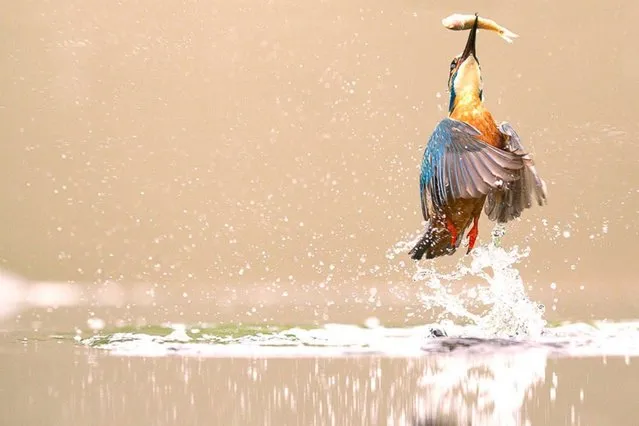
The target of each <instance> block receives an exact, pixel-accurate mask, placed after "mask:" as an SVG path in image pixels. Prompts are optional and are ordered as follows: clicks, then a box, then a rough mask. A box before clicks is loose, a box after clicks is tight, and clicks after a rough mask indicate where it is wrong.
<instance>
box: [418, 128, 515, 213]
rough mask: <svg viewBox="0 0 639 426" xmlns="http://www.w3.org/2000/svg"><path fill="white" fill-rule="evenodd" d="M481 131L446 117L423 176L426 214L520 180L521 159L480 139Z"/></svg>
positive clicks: (433, 137)
mask: <svg viewBox="0 0 639 426" xmlns="http://www.w3.org/2000/svg"><path fill="white" fill-rule="evenodd" d="M479 135H480V132H479V131H478V130H477V129H475V128H474V127H473V126H471V125H469V124H467V123H464V122H462V121H458V120H453V119H451V118H446V119H444V120H442V121H440V122H439V124H438V125H437V127H436V128H435V130H434V131H433V134H432V135H431V137H430V139H429V141H428V145H427V147H426V151H425V152H424V159H423V161H422V170H421V177H420V191H421V200H422V213H423V215H424V219H426V220H428V218H429V213H428V210H429V209H428V206H429V203H432V205H433V207H434V208H435V209H440V208H441V207H442V206H444V205H445V204H446V203H447V202H448V201H449V200H453V199H458V198H478V197H481V196H483V195H486V194H488V193H489V192H491V191H493V190H495V189H499V188H501V187H502V186H503V185H504V183H506V182H511V181H513V180H515V179H517V171H519V170H521V169H522V167H523V162H522V159H521V156H520V155H519V154H518V153H516V152H508V151H504V150H501V149H499V148H495V147H493V146H491V145H488V144H486V143H484V142H483V141H481V140H479V139H477V136H479Z"/></svg>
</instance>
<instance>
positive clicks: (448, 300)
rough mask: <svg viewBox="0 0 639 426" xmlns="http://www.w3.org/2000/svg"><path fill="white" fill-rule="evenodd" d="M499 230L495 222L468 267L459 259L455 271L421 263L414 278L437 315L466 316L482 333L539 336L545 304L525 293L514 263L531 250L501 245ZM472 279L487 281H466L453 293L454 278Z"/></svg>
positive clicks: (463, 260) (427, 304)
mask: <svg viewBox="0 0 639 426" xmlns="http://www.w3.org/2000/svg"><path fill="white" fill-rule="evenodd" d="M503 235H504V227H503V226H501V225H497V226H496V227H495V229H494V230H493V233H492V241H491V242H490V243H488V244H487V245H482V246H479V247H476V248H475V249H474V250H473V251H472V252H471V255H472V260H471V262H470V265H469V266H467V265H466V263H467V261H466V260H465V259H462V260H461V261H460V262H459V263H458V264H457V266H456V269H455V270H454V271H452V272H450V273H442V272H439V271H438V270H437V269H436V268H435V267H434V266H433V265H431V266H429V267H426V268H420V269H419V270H418V271H417V273H415V275H414V276H413V280H415V281H423V282H425V285H426V287H427V289H428V290H427V291H425V292H424V294H423V295H422V300H423V302H424V305H425V308H426V309H434V308H443V312H442V313H441V314H440V315H439V317H438V319H439V320H443V319H444V318H446V317H449V316H453V317H457V318H461V319H463V320H467V321H470V322H471V323H473V324H475V325H477V326H478V328H475V330H476V331H477V332H478V334H479V336H482V337H533V338H534V337H538V336H540V335H541V333H542V331H543V329H544V326H545V325H546V321H545V320H544V319H543V314H544V306H543V305H540V304H537V303H535V302H533V301H531V300H530V299H529V298H528V296H527V295H526V292H525V289H524V283H523V280H522V278H521V276H520V274H519V271H518V270H517V268H516V267H515V265H516V264H517V263H519V262H520V261H521V260H522V259H523V258H525V257H527V256H528V255H529V254H530V250H529V249H520V248H519V247H518V246H514V247H512V248H510V249H505V248H503V247H501V244H500V240H501V238H502V237H503ZM471 278H479V279H481V280H483V281H484V282H485V283H486V284H488V285H485V284H478V285H474V286H473V285H469V284H466V285H465V288H464V289H462V290H461V291H459V292H458V293H454V292H453V284H454V283H456V282H459V281H463V280H465V279H471ZM479 336H478V337H479Z"/></svg>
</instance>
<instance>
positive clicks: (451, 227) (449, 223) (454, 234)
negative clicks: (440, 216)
mask: <svg viewBox="0 0 639 426" xmlns="http://www.w3.org/2000/svg"><path fill="white" fill-rule="evenodd" d="M446 229H448V232H450V245H451V246H452V247H455V243H456V242H457V228H455V224H454V223H453V221H452V220H451V219H450V218H448V217H447V218H446Z"/></svg>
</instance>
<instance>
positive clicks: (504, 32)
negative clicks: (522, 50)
mask: <svg viewBox="0 0 639 426" xmlns="http://www.w3.org/2000/svg"><path fill="white" fill-rule="evenodd" d="M499 36H500V37H501V38H503V39H504V40H506V41H507V42H508V43H512V42H513V39H514V38H517V37H519V34H515V33H514V32H512V31H510V30H509V29H508V28H504V27H502V28H501V29H500V31H499Z"/></svg>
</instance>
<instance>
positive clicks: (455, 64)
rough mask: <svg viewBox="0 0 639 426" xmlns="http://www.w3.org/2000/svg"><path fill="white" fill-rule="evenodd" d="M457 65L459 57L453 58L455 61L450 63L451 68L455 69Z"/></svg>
mask: <svg viewBox="0 0 639 426" xmlns="http://www.w3.org/2000/svg"><path fill="white" fill-rule="evenodd" d="M456 66H457V59H456V58H455V59H453V61H452V62H451V63H450V70H451V71H452V70H454V69H455V67H456Z"/></svg>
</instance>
